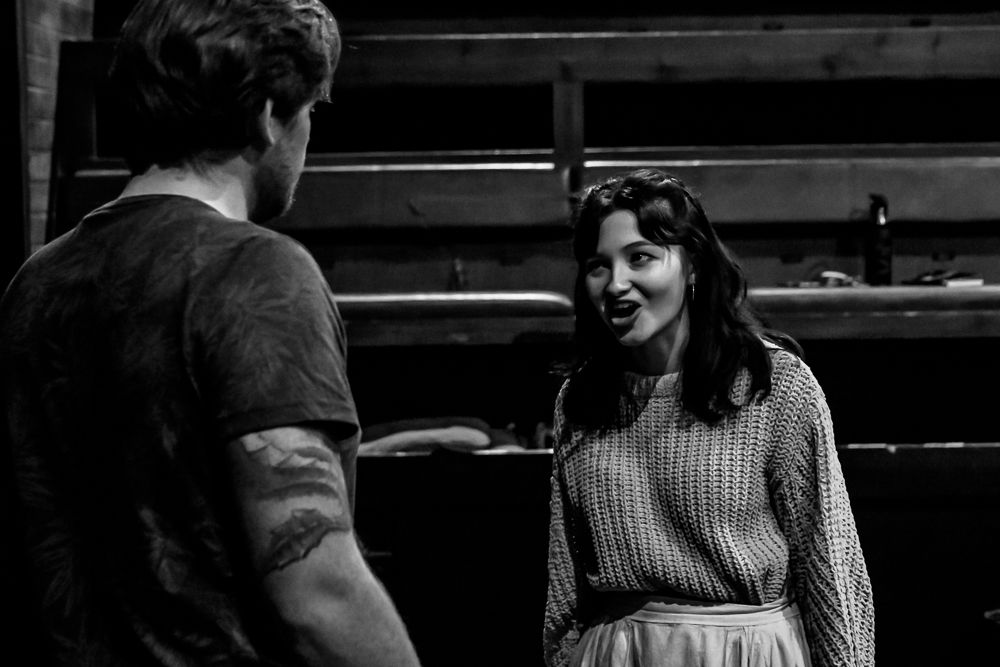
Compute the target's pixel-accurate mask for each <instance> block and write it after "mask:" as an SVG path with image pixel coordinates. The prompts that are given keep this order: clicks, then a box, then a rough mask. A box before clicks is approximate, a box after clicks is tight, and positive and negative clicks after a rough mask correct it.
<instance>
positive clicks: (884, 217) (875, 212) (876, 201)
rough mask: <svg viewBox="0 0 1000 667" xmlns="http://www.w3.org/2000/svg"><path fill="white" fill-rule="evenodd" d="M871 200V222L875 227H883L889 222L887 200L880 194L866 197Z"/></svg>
mask: <svg viewBox="0 0 1000 667" xmlns="http://www.w3.org/2000/svg"><path fill="white" fill-rule="evenodd" d="M868 197H869V199H871V207H870V208H869V210H870V211H871V216H872V220H874V221H875V224H876V225H884V224H887V223H888V221H889V200H888V199H886V197H885V195H880V194H874V193H873V194H870V195H868Z"/></svg>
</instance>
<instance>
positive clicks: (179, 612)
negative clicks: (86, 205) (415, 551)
mask: <svg viewBox="0 0 1000 667" xmlns="http://www.w3.org/2000/svg"><path fill="white" fill-rule="evenodd" d="M339 53H340V38H339V33H338V29H337V25H336V22H335V20H334V18H333V17H332V16H331V15H330V13H329V12H328V10H327V9H326V8H325V7H324V6H323V4H322V3H321V2H320V1H319V0H140V2H139V4H138V5H137V7H136V8H135V10H134V11H133V13H132V14H131V15H130V17H129V19H128V21H126V23H125V25H124V27H123V30H122V35H121V40H120V43H119V46H118V47H117V51H116V54H115V60H114V64H113V66H112V81H113V83H115V84H116V88H117V90H118V91H119V94H120V97H121V102H122V103H123V104H124V108H125V109H126V112H127V114H126V115H127V117H128V119H129V128H128V129H129V134H128V137H127V139H128V141H127V147H128V155H127V160H128V163H129V166H130V168H131V170H132V173H133V178H132V179H131V180H130V182H129V183H128V185H127V186H126V188H125V190H124V192H123V193H122V195H121V197H120V198H118V199H117V200H115V201H112V202H110V203H108V204H106V205H105V206H103V207H101V208H99V209H97V210H96V211H94V212H93V213H91V214H90V215H88V216H87V217H86V218H84V220H83V221H82V222H80V224H79V225H78V226H77V227H76V228H75V229H74V230H72V231H71V232H69V233H67V234H65V235H64V236H62V237H60V238H59V239H56V240H55V241H53V242H52V243H50V244H49V245H48V246H46V247H45V248H43V249H42V250H40V251H39V252H38V253H36V254H35V256H33V257H32V258H31V259H30V260H29V261H28V262H27V263H26V264H25V265H24V267H23V268H22V269H21V271H20V272H19V274H18V276H17V277H16V278H15V279H14V281H13V282H12V283H11V285H10V287H9V288H8V290H7V292H6V294H5V296H4V299H3V302H2V305H0V318H2V319H0V323H2V324H0V369H2V384H0V389H2V401H3V403H2V405H3V411H4V412H3V417H4V437H5V439H7V440H9V441H10V446H11V448H12V452H13V458H14V465H15V471H16V487H17V492H18V498H19V504H20V507H21V510H22V516H23V523H24V525H25V526H26V532H27V533H28V535H27V538H28V545H27V547H28V555H29V560H30V562H31V564H32V566H33V572H32V573H31V575H32V576H33V578H34V582H35V583H36V585H37V589H38V590H39V600H40V607H41V610H42V614H43V617H44V620H45V623H46V628H47V632H48V633H49V635H50V636H51V638H52V639H53V640H54V641H53V644H54V646H55V653H56V655H57V662H58V663H59V664H64V665H74V666H89V665H101V666H102V667H103V666H111V665H114V666H122V667H142V666H145V665H209V664H220V665H221V664H226V665H237V664H238V665H265V664H266V665H292V664H294V665H302V664H305V665H334V664H336V665H392V666H393V667H400V666H406V665H416V664H417V658H416V655H415V653H414V650H413V647H412V645H411V643H410V640H409V638H408V637H407V633H406V630H405V628H404V626H403V623H402V622H401V620H400V618H399V616H398V614H397V612H396V610H395V609H394V607H393V605H392V603H391V601H390V599H389V597H388V596H387V594H386V593H385V591H384V589H383V588H382V586H381V584H380V583H379V582H378V581H377V579H376V578H375V577H374V575H373V574H372V572H371V570H370V569H369V567H368V566H367V564H366V563H365V561H364V559H363V557H362V554H361V553H360V550H359V547H358V544H357V542H356V539H355V536H354V534H353V527H352V504H353V488H354V473H355V455H356V449H357V443H358V438H359V428H358V421H357V416H356V412H355V406H354V402H353V398H352V396H351V391H350V387H349V385H348V381H347V377H346V373H345V347H346V345H345V342H344V331H343V325H342V322H341V320H340V316H339V314H338V312H337V309H336V306H335V304H334V301H333V299H332V297H331V294H330V291H329V288H328V286H327V285H326V282H325V280H324V278H323V276H322V274H321V273H320V271H319V268H318V267H317V265H316V263H315V262H314V261H313V259H312V258H311V256H310V255H309V254H308V253H307V252H306V251H305V250H304V249H303V248H302V247H301V246H300V245H298V244H297V243H296V242H294V241H292V240H291V239H289V238H287V237H285V236H283V235H280V234H278V233H276V232H274V231H270V230H267V229H264V228H262V227H259V226H258V225H257V224H255V223H259V222H264V221H266V220H268V219H270V218H273V217H274V216H277V215H279V214H281V213H282V212H284V211H285V210H286V209H287V208H288V206H289V205H290V203H291V200H292V194H293V191H294V189H295V185H296V182H297V180H298V177H299V175H300V173H301V171H302V168H303V163H304V160H305V152H306V144H307V142H308V140H309V133H310V117H309V114H310V111H311V109H312V107H313V105H314V104H315V103H317V102H319V101H322V100H323V99H324V98H325V97H326V96H327V95H328V89H329V86H330V83H331V80H332V75H333V70H334V68H335V67H336V64H337V60H338V57H339Z"/></svg>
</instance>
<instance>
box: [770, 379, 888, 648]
mask: <svg viewBox="0 0 1000 667" xmlns="http://www.w3.org/2000/svg"><path fill="white" fill-rule="evenodd" d="M800 379H804V380H806V382H805V386H799V387H795V388H794V391H793V392H792V395H793V396H796V399H795V400H793V401H791V402H792V403H795V404H796V405H793V406H790V407H791V410H790V411H789V412H788V413H786V414H787V415H788V419H787V420H786V421H785V424H786V426H787V431H786V433H785V434H784V442H783V444H782V447H781V452H780V454H779V456H778V457H777V466H776V473H775V479H774V501H775V509H776V513H777V515H778V519H779V521H780V522H781V526H782V530H783V532H784V534H785V535H786V538H787V540H788V545H789V558H790V573H791V584H792V589H793V592H794V595H795V599H796V600H797V602H798V604H799V606H800V608H801V609H802V613H803V620H804V624H805V630H806V635H807V638H808V641H809V648H810V652H811V654H812V658H813V662H814V664H815V665H816V666H817V667H833V666H836V667H862V666H868V665H874V663H875V639H874V611H873V605H872V589H871V582H870V580H869V578H868V570H867V567H866V566H865V561H864V556H863V554H862V552H861V544H860V541H859V539H858V533H857V529H856V527H855V523H854V515H853V513H852V511H851V505H850V500H849V498H848V495H847V487H846V485H845V483H844V475H843V472H842V470H841V467H840V461H839V459H838V458H837V450H836V447H835V441H834V437H833V425H832V422H831V419H830V411H829V407H828V406H827V403H826V399H825V397H824V395H823V392H822V390H821V389H820V387H819V385H818V384H817V383H816V380H815V378H813V377H812V374H811V373H810V372H808V371H806V373H805V378H800Z"/></svg>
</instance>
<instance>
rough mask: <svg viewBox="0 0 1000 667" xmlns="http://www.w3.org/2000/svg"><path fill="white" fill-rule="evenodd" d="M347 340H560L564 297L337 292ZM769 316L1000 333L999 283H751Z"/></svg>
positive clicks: (884, 329)
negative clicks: (777, 285) (790, 285)
mask: <svg viewBox="0 0 1000 667" xmlns="http://www.w3.org/2000/svg"><path fill="white" fill-rule="evenodd" d="M337 298H338V304H339V305H340V310H341V314H342V315H343V317H344V319H345V321H346V322H347V332H348V342H349V344H350V345H352V346H355V347H369V346H386V345H389V346H420V345H508V344H526V343H538V342H546V343H568V342H569V340H570V338H571V335H572V331H573V309H572V302H571V301H570V299H569V298H568V297H566V296H564V295H559V294H554V293H547V292H537V293H536V292H512V293H510V294H509V295H506V296H505V295H504V294H503V293H499V292H497V293H461V292H457V293H447V292H445V293H429V294H428V293H413V294H405V293H400V294H391V295H375V294H372V295H364V294H353V295H349V294H345V295H339V296H338V297H337ZM749 298H750V301H751V302H752V303H753V304H754V306H755V307H756V308H757V309H758V311H759V312H760V314H761V315H762V316H763V317H764V319H765V320H766V321H767V323H768V324H769V325H770V326H772V327H774V328H776V329H780V330H782V331H785V332H786V333H788V334H790V335H792V336H794V337H795V338H798V339H801V340H809V339H816V340H845V339H880V338H984V337H986V338H990V337H1000V285H985V286H982V287H907V286H900V287H842V288H758V289H752V290H750V297H749Z"/></svg>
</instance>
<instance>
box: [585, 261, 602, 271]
mask: <svg viewBox="0 0 1000 667" xmlns="http://www.w3.org/2000/svg"><path fill="white" fill-rule="evenodd" d="M584 268H585V269H586V270H587V273H597V272H598V271H600V270H601V269H603V268H604V262H602V261H600V260H592V261H589V262H587V263H586V264H585V265H584Z"/></svg>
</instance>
